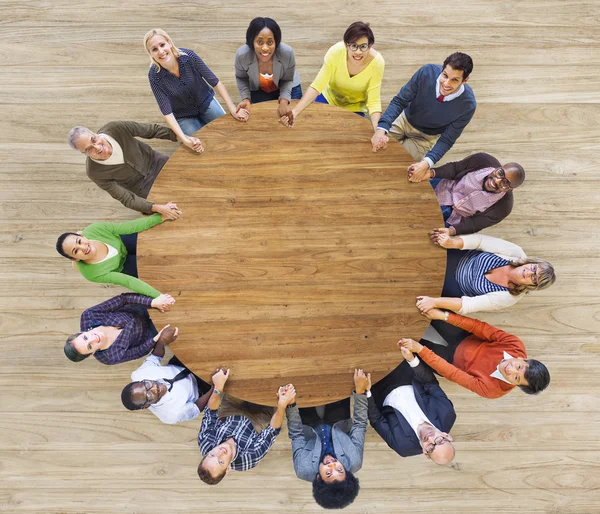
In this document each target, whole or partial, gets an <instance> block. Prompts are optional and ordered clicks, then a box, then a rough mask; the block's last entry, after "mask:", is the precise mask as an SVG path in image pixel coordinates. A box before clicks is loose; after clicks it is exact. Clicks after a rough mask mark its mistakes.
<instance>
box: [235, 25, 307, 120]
mask: <svg viewBox="0 0 600 514" xmlns="http://www.w3.org/2000/svg"><path fill="white" fill-rule="evenodd" d="M235 79H236V82H237V87H238V89H239V90H240V96H241V97H242V102H241V103H240V104H239V105H238V109H245V110H246V111H248V112H250V106H251V105H252V104H253V103H259V102H268V101H269V100H278V104H279V106H278V108H277V113H278V114H279V117H281V116H285V115H286V114H287V113H288V112H289V111H290V107H289V104H290V101H291V100H292V99H293V100H299V99H300V98H302V86H301V84H300V76H299V75H298V72H297V71H296V58H295V57H294V50H292V47H291V46H288V45H286V44H285V43H282V42H281V29H280V28H279V25H278V24H277V22H276V21H275V20H273V19H271V18H254V19H253V20H252V21H251V22H250V25H249V26H248V30H247V31H246V44H245V45H243V46H240V47H239V48H238V51H237V53H236V54H235Z"/></svg>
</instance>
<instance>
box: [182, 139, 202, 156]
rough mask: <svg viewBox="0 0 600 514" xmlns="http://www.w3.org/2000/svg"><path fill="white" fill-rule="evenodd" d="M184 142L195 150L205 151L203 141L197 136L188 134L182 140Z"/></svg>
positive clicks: (198, 151)
mask: <svg viewBox="0 0 600 514" xmlns="http://www.w3.org/2000/svg"><path fill="white" fill-rule="evenodd" d="M182 143H183V144H184V145H185V146H187V147H188V148H189V149H190V150H193V151H194V152H197V153H202V152H204V146H203V145H202V141H200V140H199V139H198V138H197V137H194V136H186V138H185V139H184V140H182Z"/></svg>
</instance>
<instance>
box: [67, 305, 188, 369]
mask: <svg viewBox="0 0 600 514" xmlns="http://www.w3.org/2000/svg"><path fill="white" fill-rule="evenodd" d="M174 303H175V300H174V298H173V297H171V296H169V295H167V294H163V295H160V296H158V297H157V298H154V299H152V298H150V297H148V296H143V295H141V294H133V293H125V294H122V295H119V296H115V297H114V298H111V299H110V300H106V301H105V302H102V303H101V304H99V305H95V306H94V307H90V308H89V309H86V310H85V311H83V314H82V315H81V321H80V327H81V332H78V333H77V334H73V335H72V336H69V337H68V338H67V342H66V343H65V348H64V350H65V355H66V356H67V357H68V358H69V360H72V361H73V362H79V361H82V360H84V359H87V358H88V357H89V356H90V355H93V356H94V357H95V358H96V359H97V360H98V362H101V363H102V364H119V363H121V362H127V361H131V360H135V359H139V358H140V357H143V356H144V355H146V354H147V353H148V352H149V351H150V350H152V349H153V348H154V345H155V344H156V342H157V341H160V342H161V343H164V344H169V343H172V342H173V341H174V340H175V339H177V329H175V330H171V329H170V328H169V325H167V326H166V327H164V328H163V329H162V330H161V331H160V333H159V334H157V332H156V329H155V328H154V325H153V324H152V321H151V320H150V316H148V311H147V309H148V308H149V307H153V308H155V309H158V310H159V311H161V312H166V311H168V310H169V309H170V308H171V305H173V304H174Z"/></svg>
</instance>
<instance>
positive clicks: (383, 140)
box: [371, 129, 390, 152]
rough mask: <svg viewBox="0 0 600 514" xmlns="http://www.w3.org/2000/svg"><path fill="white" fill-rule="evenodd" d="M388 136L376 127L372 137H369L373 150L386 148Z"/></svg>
mask: <svg viewBox="0 0 600 514" xmlns="http://www.w3.org/2000/svg"><path fill="white" fill-rule="evenodd" d="M389 140H390V138H389V137H388V136H387V135H386V134H385V131H383V130H380V129H377V130H376V131H375V134H373V137H372V138H371V144H372V145H373V152H377V151H378V150H383V149H385V148H387V144H388V142H389Z"/></svg>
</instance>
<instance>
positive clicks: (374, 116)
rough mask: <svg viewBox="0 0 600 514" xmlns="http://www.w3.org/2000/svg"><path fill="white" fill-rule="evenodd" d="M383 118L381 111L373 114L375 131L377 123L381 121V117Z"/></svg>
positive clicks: (372, 121)
mask: <svg viewBox="0 0 600 514" xmlns="http://www.w3.org/2000/svg"><path fill="white" fill-rule="evenodd" d="M380 118H381V113H380V112H374V113H373V114H371V125H373V132H376V131H377V124H378V123H379V119H380Z"/></svg>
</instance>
